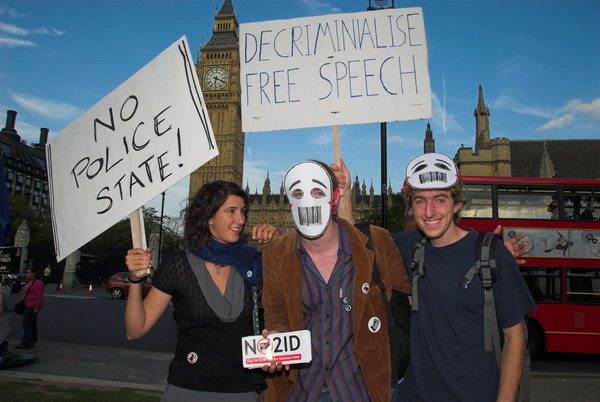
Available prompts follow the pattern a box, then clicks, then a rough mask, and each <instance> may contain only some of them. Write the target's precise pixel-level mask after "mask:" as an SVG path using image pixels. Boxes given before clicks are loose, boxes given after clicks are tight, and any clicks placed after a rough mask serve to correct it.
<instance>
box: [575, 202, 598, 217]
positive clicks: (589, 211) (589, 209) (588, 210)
mask: <svg viewBox="0 0 600 402" xmlns="http://www.w3.org/2000/svg"><path fill="white" fill-rule="evenodd" d="M594 210H595V208H594V206H593V205H592V203H591V202H588V203H587V204H585V210H584V211H583V212H582V213H581V214H580V215H579V219H581V220H582V221H593V220H595V219H596V218H594Z"/></svg>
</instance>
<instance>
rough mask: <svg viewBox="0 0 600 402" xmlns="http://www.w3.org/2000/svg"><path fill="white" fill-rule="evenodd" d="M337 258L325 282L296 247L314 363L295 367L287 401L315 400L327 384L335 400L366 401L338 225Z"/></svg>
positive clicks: (345, 245) (348, 261)
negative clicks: (296, 374) (294, 375)
mask: <svg viewBox="0 0 600 402" xmlns="http://www.w3.org/2000/svg"><path fill="white" fill-rule="evenodd" d="M338 233H339V238H338V257H337V261H336V263H335V266H334V268H333V271H332V273H331V277H330V278H329V282H327V283H326V282H325V280H324V279H323V277H322V276H321V274H320V273H319V271H318V269H317V267H316V266H315V264H314V262H313V261H312V259H311V258H310V255H309V254H308V253H307V252H306V251H305V250H304V248H303V247H302V245H301V243H300V237H299V236H298V241H297V243H296V252H297V253H298V256H299V258H300V263H301V265H302V308H303V312H304V328H306V329H308V330H309V331H310V333H311V341H312V362H310V363H309V364H306V365H303V366H299V367H300V368H299V369H298V380H297V381H296V383H295V385H294V388H293V389H292V392H291V393H290V394H289V396H288V401H315V400H316V399H317V397H318V396H319V393H320V392H321V388H322V387H323V386H324V385H326V386H327V387H328V388H329V392H330V393H331V397H332V399H333V400H334V401H368V400H369V396H368V394H367V390H366V388H365V385H364V383H363V379H362V374H361V372H360V368H359V366H358V360H357V359H356V355H355V354H354V344H353V338H354V328H353V321H352V316H353V311H352V306H353V304H352V298H353V292H352V289H353V288H354V262H353V260H352V251H351V249H350V240H349V238H348V231H347V229H346V227H345V226H344V225H340V224H338Z"/></svg>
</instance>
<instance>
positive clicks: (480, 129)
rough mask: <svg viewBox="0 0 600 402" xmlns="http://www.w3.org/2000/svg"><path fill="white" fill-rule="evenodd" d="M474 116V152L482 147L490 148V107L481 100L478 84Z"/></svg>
mask: <svg viewBox="0 0 600 402" xmlns="http://www.w3.org/2000/svg"><path fill="white" fill-rule="evenodd" d="M473 115H474V116H475V153H476V154H477V153H479V151H480V150H482V149H489V148H490V109H488V107H487V105H486V104H485V101H484V100H483V87H482V86H481V85H479V97H478V99H477V107H476V108H475V111H474V112H473Z"/></svg>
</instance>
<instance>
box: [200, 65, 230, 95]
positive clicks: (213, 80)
mask: <svg viewBox="0 0 600 402" xmlns="http://www.w3.org/2000/svg"><path fill="white" fill-rule="evenodd" d="M228 79H229V72H228V71H227V70H225V69H224V68H223V67H213V68H211V69H209V70H207V71H206V72H205V73H204V85H206V87H207V88H208V89H211V90H213V91H216V90H219V89H223V88H225V87H226V86H227V80H228Z"/></svg>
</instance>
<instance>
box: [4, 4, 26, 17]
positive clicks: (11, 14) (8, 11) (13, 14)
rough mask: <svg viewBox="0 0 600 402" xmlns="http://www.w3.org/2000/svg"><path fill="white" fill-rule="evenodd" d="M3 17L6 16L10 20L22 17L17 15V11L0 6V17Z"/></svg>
mask: <svg viewBox="0 0 600 402" xmlns="http://www.w3.org/2000/svg"><path fill="white" fill-rule="evenodd" d="M3 15H6V16H8V17H10V18H17V17H23V16H24V15H23V14H19V13H18V12H17V10H15V9H14V8H9V7H4V6H2V5H0V17H2V16H3Z"/></svg>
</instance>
